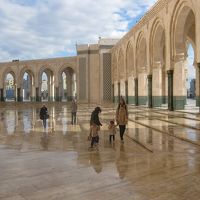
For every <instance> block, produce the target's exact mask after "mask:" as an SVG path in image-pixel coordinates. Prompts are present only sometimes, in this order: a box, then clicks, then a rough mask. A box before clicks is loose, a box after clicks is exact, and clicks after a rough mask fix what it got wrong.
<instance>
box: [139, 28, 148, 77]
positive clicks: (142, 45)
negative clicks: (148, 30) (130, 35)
mask: <svg viewBox="0 0 200 200" xmlns="http://www.w3.org/2000/svg"><path fill="white" fill-rule="evenodd" d="M136 41H137V42H136V73H137V74H138V73H139V72H141V71H146V70H147V44H146V38H145V36H144V33H143V31H141V32H140V33H139V35H138V37H137V40H136Z"/></svg>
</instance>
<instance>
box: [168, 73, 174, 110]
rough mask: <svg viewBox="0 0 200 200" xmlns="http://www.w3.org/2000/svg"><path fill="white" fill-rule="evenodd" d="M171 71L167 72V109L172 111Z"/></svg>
mask: <svg viewBox="0 0 200 200" xmlns="http://www.w3.org/2000/svg"><path fill="white" fill-rule="evenodd" d="M173 74H174V71H173V70H168V71H167V75H168V109H169V110H171V111H173V110H174V106H173V99H174V98H173V82H174V80H173Z"/></svg>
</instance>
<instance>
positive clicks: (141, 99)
mask: <svg viewBox="0 0 200 200" xmlns="http://www.w3.org/2000/svg"><path fill="white" fill-rule="evenodd" d="M136 41H137V42H136V74H137V83H136V84H135V85H137V86H135V88H136V89H135V96H136V99H138V100H137V101H138V103H136V105H137V104H139V105H146V104H147V92H148V88H147V44H146V38H145V35H144V32H143V31H141V32H140V33H139V35H138V37H137V40H136ZM137 101H136V102H137Z"/></svg>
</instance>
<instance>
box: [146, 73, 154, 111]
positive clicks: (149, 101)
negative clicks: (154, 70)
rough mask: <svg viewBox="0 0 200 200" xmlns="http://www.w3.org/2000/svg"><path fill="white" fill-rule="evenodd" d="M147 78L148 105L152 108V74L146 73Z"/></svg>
mask: <svg viewBox="0 0 200 200" xmlns="http://www.w3.org/2000/svg"><path fill="white" fill-rule="evenodd" d="M147 80H148V107H149V108H152V107H153V104H152V75H151V74H150V75H148V76H147Z"/></svg>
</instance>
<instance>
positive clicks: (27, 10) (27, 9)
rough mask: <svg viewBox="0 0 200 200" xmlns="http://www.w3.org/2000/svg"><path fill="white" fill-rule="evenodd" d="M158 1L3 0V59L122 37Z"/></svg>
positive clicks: (67, 51)
mask: <svg viewBox="0 0 200 200" xmlns="http://www.w3.org/2000/svg"><path fill="white" fill-rule="evenodd" d="M156 1H157V0H96V1H94V0H0V27H1V31H0V62H2V61H11V60H13V59H20V60H24V59H28V60H29V59H39V58H50V57H61V56H70V55H75V54H76V51H75V44H76V43H78V44H81V43H95V42H97V41H98V37H106V38H121V37H122V36H123V35H124V34H125V33H126V32H127V31H128V30H129V29H130V28H131V27H132V26H133V25H134V24H135V23H136V21H138V20H139V18H140V17H141V16H142V15H143V14H144V13H145V12H146V11H147V10H148V9H149V8H150V7H151V6H152V5H153V4H154V3H155V2H156Z"/></svg>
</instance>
